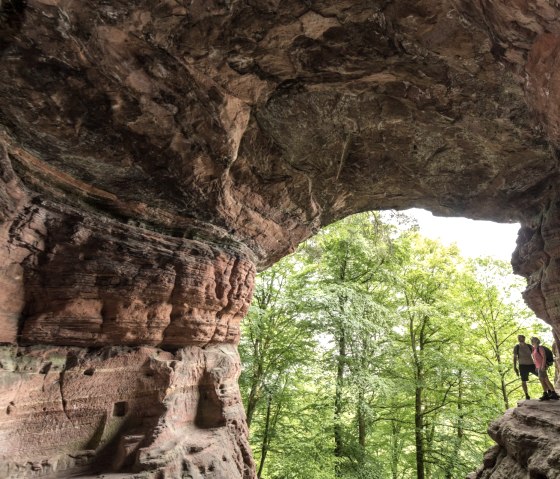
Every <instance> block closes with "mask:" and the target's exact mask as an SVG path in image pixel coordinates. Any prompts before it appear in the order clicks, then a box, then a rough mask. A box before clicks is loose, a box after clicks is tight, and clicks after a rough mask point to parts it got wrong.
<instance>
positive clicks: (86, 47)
mask: <svg viewBox="0 0 560 479" xmlns="http://www.w3.org/2000/svg"><path fill="white" fill-rule="evenodd" d="M559 16H560V8H559V7H558V5H557V4H556V3H555V2H554V1H552V0H516V1H515V2H513V3H512V2H505V1H488V0H477V1H475V2H464V1H462V0H420V1H414V2H413V1H409V0H403V1H399V2H381V1H379V2H377V1H373V2H372V1H370V0H351V1H350V0H348V1H347V0H342V1H336V2H335V1H323V0H313V1H304V0H301V1H300V0H286V1H281V2H280V1H276V0H272V1H253V0H228V1H217V0H216V1H206V0H204V1H203V0H193V1H189V2H182V1H175V0H169V1H163V2H160V1H157V2H156V1H155V0H137V1H134V2H129V1H126V2H125V1H120V0H116V1H114V2H110V3H107V2H102V1H89V2H83V1H78V0H27V1H26V2H24V1H16V0H14V1H0V342H2V343H3V344H4V345H5V346H3V347H2V351H1V355H2V358H3V359H2V360H1V361H0V362H1V365H0V367H1V369H0V373H1V381H2V382H1V383H0V398H3V399H2V401H3V404H0V406H1V407H2V408H4V407H5V415H4V416H2V413H1V412H0V431H1V433H0V434H1V435H0V453H1V454H3V455H2V456H1V457H0V471H1V474H8V475H9V476H11V477H63V476H64V475H65V474H66V475H68V474H74V475H75V474H78V475H79V474H82V475H87V474H90V473H95V472H119V473H122V474H123V475H124V476H127V475H128V477H131V475H135V474H136V476H135V477H142V476H147V477H156V478H158V479H159V478H162V477H165V478H175V477H177V478H178V477H191V478H192V479H193V478H212V477H215V478H228V479H235V478H252V477H254V467H253V462H252V459H251V455H250V452H249V450H248V446H247V431H246V427H245V423H244V415H243V408H242V407H241V405H240V403H239V391H238V389H237V386H236V378H237V375H238V373H239V359H238V357H237V354H236V352H235V344H236V342H237V341H238V339H239V323H240V321H241V319H242V317H243V316H244V314H245V313H246V311H247V308H248V305H249V302H250V299H251V290H252V286H253V277H254V274H255V271H256V270H257V269H258V268H264V267H266V266H267V265H269V264H272V263H273V262H274V261H276V260H277V259H278V258H280V257H282V256H283V255H285V254H287V253H288V252H290V251H292V250H293V249H294V248H295V247H296V246H297V244H298V243H299V242H301V241H302V240H304V239H305V238H307V237H309V236H310V235H311V234H313V232H315V231H316V230H317V229H318V228H319V227H320V226H322V225H325V224H328V223H330V222H332V221H334V220H336V219H339V218H341V217H343V216H345V215H348V214H351V213H354V212H358V211H363V210H367V209H381V208H406V207H410V206H421V207H426V208H429V209H431V210H432V211H434V212H436V213H439V214H442V215H452V214H454V215H466V216H469V217H475V218H486V219H494V220H500V221H513V220H521V221H522V222H523V228H522V230H521V232H520V238H519V243H518V245H519V246H518V249H517V252H516V254H515V257H514V266H515V268H516V271H518V272H519V273H520V274H523V275H524V276H526V277H527V278H528V279H529V286H528V289H527V292H526V299H527V301H528V302H529V304H530V305H531V306H532V307H533V308H534V309H535V311H536V312H537V313H538V314H539V316H540V317H542V318H543V319H545V320H546V321H548V322H549V323H550V324H552V325H553V327H554V328H555V331H556V333H557V334H558V335H560V318H558V317H557V316H558V311H560V310H559V305H558V304H557V303H558V301H557V300H556V296H557V295H558V294H557V291H558V290H559V288H558V287H557V277H558V271H559V268H558V256H559V254H560V253H559V252H558V251H557V250H558V248H557V246H556V243H557V242H558V240H557V238H558V237H559V233H558V231H557V230H558V228H557V222H558V220H557V216H558V212H557V206H556V205H557V201H558V200H557V198H558V187H557V183H558V181H557V180H558V150H557V148H558V143H559V141H560V140H559V134H560V133H559V131H560V127H559V126H558V125H559V121H560V117H559V114H558V100H559V99H560V98H559V95H560V93H559V92H560V89H559V88H558V68H557V67H556V64H557V59H558V55H559V54H560V48H559V47H558V45H559V42H558V35H559V34H560V32H559V28H558V25H560V22H559V21H558V18H559ZM496 437H497V436H496ZM504 437H506V436H504ZM500 441H502V443H503V444H502V446H501V447H502V450H503V451H506V450H507V451H508V456H507V458H504V459H503V460H501V461H500V463H503V464H504V467H505V465H507V464H510V465H511V467H512V468H514V469H515V467H518V466H519V467H522V468H524V467H526V464H523V463H519V461H518V458H517V456H515V454H513V453H510V451H509V450H508V449H507V446H506V445H504V444H506V442H507V441H506V439H504V440H502V439H500ZM500 454H502V453H500ZM515 464H517V466H516V465H515ZM508 467H509V466H508ZM551 467H552V466H551ZM505 470H506V469H504V471H505ZM500 474H502V473H500ZM138 475H139V476H138ZM485 477H486V476H485ZM488 477H490V476H488ZM492 477H494V476H492ZM495 477H502V476H495Z"/></svg>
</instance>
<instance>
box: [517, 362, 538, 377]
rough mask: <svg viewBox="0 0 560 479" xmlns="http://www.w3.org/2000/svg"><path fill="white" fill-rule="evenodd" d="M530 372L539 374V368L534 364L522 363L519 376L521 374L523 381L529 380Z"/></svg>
mask: <svg viewBox="0 0 560 479" xmlns="http://www.w3.org/2000/svg"><path fill="white" fill-rule="evenodd" d="M529 374H534V375H535V376H538V373H537V369H536V368H535V365H534V364H520V365H519V376H521V381H529Z"/></svg>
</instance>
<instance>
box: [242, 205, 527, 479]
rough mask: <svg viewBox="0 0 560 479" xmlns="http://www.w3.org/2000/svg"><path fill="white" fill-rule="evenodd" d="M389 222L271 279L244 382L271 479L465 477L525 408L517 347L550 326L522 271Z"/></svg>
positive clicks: (318, 241)
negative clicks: (526, 296) (511, 416)
mask: <svg viewBox="0 0 560 479" xmlns="http://www.w3.org/2000/svg"><path fill="white" fill-rule="evenodd" d="M384 218H385V217H384V216H383V215H381V214H378V213H367V214H361V215H356V216H354V217H351V218H347V219H346V220H343V221H341V222H339V223H336V224H334V225H331V226H329V227H327V228H325V229H323V230H322V231H321V232H319V233H318V235H316V236H315V237H314V238H312V239H310V240H309V241H308V242H306V243H305V244H304V245H302V247H300V248H299V249H298V251H297V252H296V253H295V254H294V255H292V256H290V257H288V258H285V259H284V260H282V261H281V262H279V263H278V264H277V265H275V266H273V267H272V268H270V269H268V270H267V271H265V272H263V273H261V274H260V275H259V276H258V280H257V285H256V290H255V299H254V302H253V305H252V307H251V310H250V312H249V314H248V317H247V318H246V320H245V322H244V324H243V328H244V331H243V335H242V342H241V344H240V354H241V357H242V363H243V366H244V371H243V374H242V377H241V383H240V384H241V389H242V394H243V398H244V401H245V406H246V410H247V417H248V422H249V424H250V427H251V441H252V445H253V448H254V453H255V459H256V461H257V466H258V477H259V478H261V479H300V478H301V479H304V478H305V479H334V478H337V479H338V478H357V479H358V478H359V479H366V478H367V479H372V478H374V479H376V478H387V477H391V478H392V479H408V478H424V477H425V478H435V479H439V478H441V479H448V478H449V479H450V478H456V477H464V476H465V475H466V474H467V473H468V472H469V471H471V470H473V469H474V468H476V467H477V465H478V464H479V463H480V461H481V457H482V453H483V452H484V451H485V450H486V449H487V447H488V446H489V445H490V443H491V441H490V439H489V437H488V436H487V434H486V429H487V426H488V423H489V422H490V421H491V420H492V419H494V418H495V417H496V416H497V415H499V414H500V413H501V412H503V410H504V409H505V408H507V407H508V406H511V405H512V404H514V401H515V399H518V398H517V397H516V395H517V394H518V387H519V381H518V380H517V378H516V377H515V376H514V375H513V373H512V371H511V364H510V362H511V351H512V348H513V346H514V344H515V342H516V336H517V334H518V332H519V330H520V328H521V327H522V328H523V331H524V332H525V334H527V335H530V334H533V333H534V332H537V331H536V328H537V326H535V325H534V324H533V323H531V321H530V319H531V318H532V316H531V313H530V312H529V311H528V310H527V308H526V307H525V306H524V305H523V304H522V302H521V301H520V295H519V282H518V280H515V279H513V278H514V277H513V275H512V274H511V271H510V268H509V266H508V265H507V264H504V263H500V262H496V261H493V260H489V259H483V260H482V259H480V260H475V261H471V260H466V259H464V258H462V257H461V256H460V254H459V252H458V250H457V248H455V247H444V246H443V245H441V244H439V243H438V242H435V241H431V240H427V239H425V238H422V237H421V236H420V235H419V234H418V233H417V231H416V229H415V227H414V225H411V224H410V223H409V222H407V221H406V218H403V217H402V216H399V217H397V221H395V220H392V221H391V222H388V221H386V220H385V219H384ZM532 387H534V388H537V385H536V382H535V384H534V385H533V386H532Z"/></svg>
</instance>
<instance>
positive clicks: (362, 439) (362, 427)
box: [357, 387, 367, 464]
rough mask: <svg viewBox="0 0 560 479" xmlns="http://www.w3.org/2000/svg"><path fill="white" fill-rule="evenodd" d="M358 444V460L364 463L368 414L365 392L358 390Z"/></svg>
mask: <svg viewBox="0 0 560 479" xmlns="http://www.w3.org/2000/svg"><path fill="white" fill-rule="evenodd" d="M357 413H358V418H357V419H358V444H359V446H360V451H359V457H358V461H359V462H360V464H363V463H364V461H365V457H366V434H367V430H366V414H365V411H364V392H363V391H362V388H361V387H360V389H359V391H358V411H357Z"/></svg>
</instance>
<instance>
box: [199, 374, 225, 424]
mask: <svg viewBox="0 0 560 479" xmlns="http://www.w3.org/2000/svg"><path fill="white" fill-rule="evenodd" d="M198 391H199V399H198V404H197V409H196V417H195V424H196V425H197V426H198V427H200V428H203V429H211V428H215V427H222V426H225V424H226V419H225V416H224V405H223V403H222V401H221V400H220V397H219V395H218V393H217V391H216V386H215V384H214V379H213V377H212V375H211V374H210V373H208V372H206V373H204V374H203V376H202V378H201V379H200V382H199V385H198Z"/></svg>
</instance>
